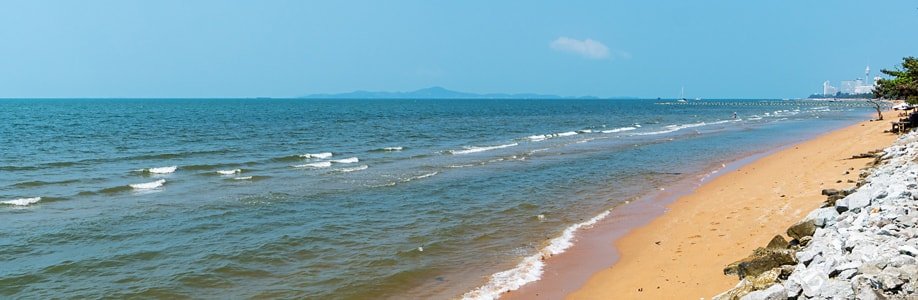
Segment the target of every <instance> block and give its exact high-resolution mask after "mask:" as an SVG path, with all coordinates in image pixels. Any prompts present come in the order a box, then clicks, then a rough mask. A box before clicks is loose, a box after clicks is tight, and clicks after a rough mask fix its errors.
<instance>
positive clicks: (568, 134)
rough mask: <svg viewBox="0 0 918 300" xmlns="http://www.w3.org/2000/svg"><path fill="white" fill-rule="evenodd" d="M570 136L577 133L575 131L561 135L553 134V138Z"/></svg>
mask: <svg viewBox="0 0 918 300" xmlns="http://www.w3.org/2000/svg"><path fill="white" fill-rule="evenodd" d="M572 135H577V132H576V131H568V132H562V133H555V134H554V136H557V137H563V136H572Z"/></svg>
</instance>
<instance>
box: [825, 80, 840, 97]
mask: <svg viewBox="0 0 918 300" xmlns="http://www.w3.org/2000/svg"><path fill="white" fill-rule="evenodd" d="M836 93H838V89H837V88H835V87H834V86H832V84H830V83H829V81H828V80H826V82H823V83H822V95H823V96H835V94H836Z"/></svg>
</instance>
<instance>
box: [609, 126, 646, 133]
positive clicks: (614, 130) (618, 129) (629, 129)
mask: <svg viewBox="0 0 918 300" xmlns="http://www.w3.org/2000/svg"><path fill="white" fill-rule="evenodd" d="M635 129H637V127H621V128H615V129H609V130H603V131H600V132H602V133H616V132H623V131H631V130H635Z"/></svg>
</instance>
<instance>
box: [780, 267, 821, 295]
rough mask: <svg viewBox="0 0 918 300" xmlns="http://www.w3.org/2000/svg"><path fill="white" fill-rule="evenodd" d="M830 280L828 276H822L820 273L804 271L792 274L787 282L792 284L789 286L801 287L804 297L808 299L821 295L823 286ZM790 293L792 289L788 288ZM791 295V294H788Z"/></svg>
mask: <svg viewBox="0 0 918 300" xmlns="http://www.w3.org/2000/svg"><path fill="white" fill-rule="evenodd" d="M828 280H829V276H828V274H822V273H821V272H819V271H815V270H810V269H802V270H799V271H796V272H794V274H791V276H790V277H788V278H787V282H789V283H790V282H792V284H789V286H792V285H796V286H799V287H800V289H801V290H802V291H803V295H805V296H807V297H810V298H812V297H816V296H818V295H819V290H820V289H821V288H822V286H823V285H825V284H826V282H827V281H828ZM788 289H789V291H790V287H788ZM788 295H790V293H788Z"/></svg>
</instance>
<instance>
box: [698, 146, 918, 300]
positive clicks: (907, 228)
mask: <svg viewBox="0 0 918 300" xmlns="http://www.w3.org/2000/svg"><path fill="white" fill-rule="evenodd" d="M871 154H872V155H873V157H875V158H876V159H877V160H876V161H875V163H874V168H873V169H872V171H871V172H867V173H866V174H865V176H862V181H861V182H858V188H857V189H856V190H848V191H837V190H824V191H823V195H826V196H827V197H828V199H827V201H826V202H825V205H824V206H823V207H822V208H819V209H817V210H814V211H813V212H811V213H810V214H809V215H807V217H806V218H804V220H803V221H801V222H799V223H797V224H794V225H793V226H791V227H790V228H788V230H787V234H788V236H790V237H791V238H792V240H791V241H790V242H787V241H785V240H784V238H782V237H781V236H776V237H775V238H774V239H772V241H771V243H769V245H768V246H767V247H765V248H759V249H756V250H755V252H754V253H753V255H751V256H749V257H747V258H745V259H742V260H740V261H737V262H735V263H733V264H731V265H729V266H727V267H726V268H725V269H724V273H725V274H736V275H737V276H739V277H740V279H742V280H741V281H740V283H739V284H737V286H736V287H734V288H733V289H731V290H729V291H726V292H724V293H722V294H720V295H717V296H715V297H714V299H918V257H916V256H918V134H916V133H910V134H907V135H904V136H902V137H901V138H900V139H899V140H898V141H897V142H896V143H895V144H894V145H893V146H891V147H889V148H887V149H885V150H884V151H883V152H874V153H871Z"/></svg>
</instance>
